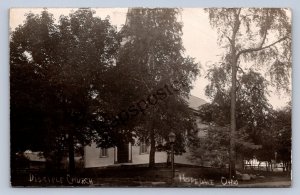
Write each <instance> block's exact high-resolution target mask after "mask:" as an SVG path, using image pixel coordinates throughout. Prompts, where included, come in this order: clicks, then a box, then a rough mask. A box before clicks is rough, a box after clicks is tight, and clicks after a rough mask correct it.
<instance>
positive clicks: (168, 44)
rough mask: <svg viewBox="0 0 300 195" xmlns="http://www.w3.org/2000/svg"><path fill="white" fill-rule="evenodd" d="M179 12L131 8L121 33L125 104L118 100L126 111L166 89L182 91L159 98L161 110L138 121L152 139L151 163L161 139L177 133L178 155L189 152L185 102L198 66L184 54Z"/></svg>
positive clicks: (188, 116) (189, 120)
mask: <svg viewBox="0 0 300 195" xmlns="http://www.w3.org/2000/svg"><path fill="white" fill-rule="evenodd" d="M178 13H179V10H178V9H160V8H155V9H137V8H134V9H129V11H128V14H127V20H126V24H125V26H124V27H123V29H122V31H121V36H122V37H123V42H122V47H121V49H120V53H119V57H118V63H117V69H118V70H119V72H120V77H121V78H124V79H122V80H120V82H121V84H123V85H124V82H125V83H126V86H127V88H126V89H124V90H126V91H125V92H123V93H121V95H122V97H123V99H124V100H125V101H124V102H119V103H120V107H121V108H122V106H124V105H128V101H129V102H136V101H138V100H140V99H141V98H144V97H147V96H148V95H149V94H153V91H155V90H157V89H160V88H162V87H163V86H165V85H168V86H170V87H171V88H172V86H173V85H174V84H175V85H177V87H179V90H175V91H174V92H175V93H173V94H172V95H171V96H169V97H168V98H167V99H165V100H158V101H159V102H158V103H157V105H156V106H154V107H152V108H150V109H148V110H147V111H146V112H145V113H143V115H140V117H138V118H136V119H135V123H136V124H138V127H139V131H137V132H136V134H139V136H140V137H141V138H146V139H147V140H149V143H150V145H151V150H150V164H151V165H153V164H154V161H155V160H154V153H155V146H156V145H157V144H156V141H157V140H159V139H165V140H168V138H167V136H168V134H169V132H170V131H174V132H175V134H176V135H177V141H178V142H177V143H180V144H179V145H178V146H180V147H178V149H177V151H178V152H179V153H181V152H183V151H184V141H183V140H184V139H183V136H184V132H185V131H186V130H188V129H191V128H193V127H192V126H193V125H192V115H191V112H190V111H189V108H188V105H187V102H186V101H185V100H186V98H187V97H188V93H189V91H190V89H191V82H192V80H193V79H195V77H196V75H197V74H198V67H197V64H196V63H194V60H193V59H192V58H190V57H184V56H183V54H184V48H183V46H182V40H181V35H182V24H181V23H180V22H179V21H178V17H177V16H178ZM125 78H126V79H125ZM173 87H176V86H173ZM161 95H162V94H161ZM125 98H126V99H125ZM152 98H153V99H155V98H156V99H159V97H152ZM147 101H148V102H150V101H151V100H149V99H148V100H147ZM141 129H142V130H141ZM180 140H181V141H180ZM180 148H181V149H180Z"/></svg>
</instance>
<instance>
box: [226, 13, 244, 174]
mask: <svg viewBox="0 0 300 195" xmlns="http://www.w3.org/2000/svg"><path fill="white" fill-rule="evenodd" d="M240 11H241V9H238V10H237V12H236V13H235V22H234V28H233V33H232V37H231V41H230V42H231V71H232V74H231V97H230V98H231V102H230V152H229V161H230V162H229V177H230V179H231V178H232V177H235V178H236V169H235V164H236V152H235V140H236V89H237V86H236V80H237V79H236V74H237V69H238V58H239V56H237V53H236V45H235V38H236V34H237V32H238V30H239V28H240V20H239V15H240Z"/></svg>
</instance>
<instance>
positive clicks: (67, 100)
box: [10, 9, 119, 155]
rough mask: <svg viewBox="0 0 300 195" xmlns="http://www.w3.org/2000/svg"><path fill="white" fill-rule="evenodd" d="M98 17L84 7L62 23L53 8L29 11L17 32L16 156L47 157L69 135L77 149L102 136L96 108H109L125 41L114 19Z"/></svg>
mask: <svg viewBox="0 0 300 195" xmlns="http://www.w3.org/2000/svg"><path fill="white" fill-rule="evenodd" d="M94 13H95V12H94V11H92V10H90V9H79V10H77V11H75V12H72V13H71V14H70V15H69V16H61V17H60V19H59V21H58V24H57V23H55V20H54V18H53V15H52V14H50V13H49V12H48V11H47V10H44V11H43V12H42V13H41V14H37V15H34V14H32V13H29V14H27V17H26V20H25V23H24V24H23V25H21V26H19V27H17V28H16V30H15V31H13V32H12V33H11V37H10V68H11V69H10V78H11V145H12V150H11V151H12V154H14V153H15V152H16V151H24V150H25V149H32V150H41V151H44V152H45V155H47V153H48V152H49V153H51V152H52V151H54V150H56V149H58V148H59V147H58V146H59V144H58V145H57V140H61V138H66V137H69V138H68V140H69V142H70V143H69V147H70V148H73V147H74V144H75V142H76V141H77V142H80V143H81V144H88V143H90V141H91V139H92V138H94V137H95V135H96V133H97V132H101V131H96V129H97V128H101V127H96V126H95V125H93V121H94V120H95V116H94V107H95V106H97V108H98V109H105V108H106V107H107V105H109V103H107V102H108V101H107V100H108V99H109V95H104V94H105V89H108V88H109V87H108V86H107V83H110V81H109V80H108V79H110V78H106V77H105V74H108V72H109V71H110V69H112V67H113V66H114V64H115V63H114V61H115V60H114V59H115V57H116V54H117V49H118V46H119V41H118V37H117V33H116V28H115V27H113V26H111V24H110V22H109V20H108V19H104V20H102V19H100V18H98V17H95V16H93V14H94ZM105 98H106V99H105ZM104 102H106V103H104ZM98 136H99V135H98ZM100 136H101V135H100ZM64 140H66V139H64ZM74 141H75V142H74ZM65 144H67V143H65ZM58 150H60V149H58ZM71 153H73V155H74V151H71Z"/></svg>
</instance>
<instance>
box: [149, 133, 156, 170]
mask: <svg viewBox="0 0 300 195" xmlns="http://www.w3.org/2000/svg"><path fill="white" fill-rule="evenodd" d="M154 166H155V132H154V128H151V129H150V155H149V167H154Z"/></svg>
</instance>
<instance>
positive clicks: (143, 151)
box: [140, 142, 148, 154]
mask: <svg viewBox="0 0 300 195" xmlns="http://www.w3.org/2000/svg"><path fill="white" fill-rule="evenodd" d="M146 153H148V147H147V144H146V143H145V142H141V144H140V154H146Z"/></svg>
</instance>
